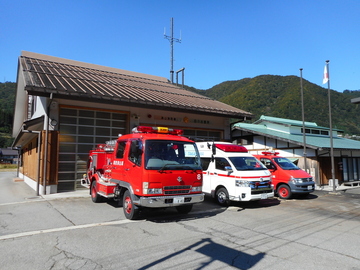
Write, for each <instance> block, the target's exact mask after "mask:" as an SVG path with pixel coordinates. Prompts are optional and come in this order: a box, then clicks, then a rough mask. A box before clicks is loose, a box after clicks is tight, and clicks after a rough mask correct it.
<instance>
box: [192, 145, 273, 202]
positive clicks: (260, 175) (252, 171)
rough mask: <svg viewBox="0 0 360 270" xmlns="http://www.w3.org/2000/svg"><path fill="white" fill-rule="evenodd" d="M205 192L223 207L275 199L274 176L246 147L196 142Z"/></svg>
mask: <svg viewBox="0 0 360 270" xmlns="http://www.w3.org/2000/svg"><path fill="white" fill-rule="evenodd" d="M196 145H197V148H198V150H199V153H200V157H201V165H202V170H203V189H202V191H203V192H204V193H206V194H210V195H211V196H212V197H213V198H215V199H216V201H217V202H218V203H219V204H220V205H222V206H228V205H229V203H230V201H255V200H262V199H267V198H272V197H274V190H273V185H272V183H271V173H270V172H269V170H268V169H267V168H266V167H265V166H264V165H263V164H262V163H261V162H260V161H259V160H257V159H256V158H255V157H254V156H252V155H251V154H249V153H248V151H247V149H246V148H245V147H244V146H241V145H236V144H231V143H226V142H197V143H196Z"/></svg>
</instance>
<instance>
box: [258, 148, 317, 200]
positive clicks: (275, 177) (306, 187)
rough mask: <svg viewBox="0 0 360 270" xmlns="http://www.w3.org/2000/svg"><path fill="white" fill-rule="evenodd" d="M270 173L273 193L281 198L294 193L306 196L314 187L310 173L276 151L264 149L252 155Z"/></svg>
mask: <svg viewBox="0 0 360 270" xmlns="http://www.w3.org/2000/svg"><path fill="white" fill-rule="evenodd" d="M254 156H255V157H256V158H258V159H259V160H260V161H261V162H262V163H263V164H264V165H265V166H266V168H268V169H269V171H270V172H271V174H272V182H273V184H274V190H275V193H276V194H277V195H278V196H279V198H281V199H289V198H290V197H292V196H293V195H294V194H300V195H302V196H308V195H309V193H310V192H313V191H314V189H315V182H314V181H313V178H312V176H311V175H310V174H308V173H307V172H305V171H303V170H302V169H300V168H299V167H298V166H296V165H295V164H294V163H293V162H291V160H289V159H288V158H285V157H281V156H279V153H278V152H274V151H266V152H262V155H254Z"/></svg>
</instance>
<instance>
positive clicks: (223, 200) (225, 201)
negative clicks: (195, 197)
mask: <svg viewBox="0 0 360 270" xmlns="http://www.w3.org/2000/svg"><path fill="white" fill-rule="evenodd" d="M215 199H216V202H217V203H218V204H220V205H221V206H229V204H230V200H229V193H228V191H227V190H226V188H219V189H218V190H217V191H216V194H215Z"/></svg>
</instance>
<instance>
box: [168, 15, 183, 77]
mask: <svg viewBox="0 0 360 270" xmlns="http://www.w3.org/2000/svg"><path fill="white" fill-rule="evenodd" d="M173 26H174V18H171V19H170V33H171V36H167V35H166V34H165V31H164V38H166V39H168V40H169V41H170V81H171V83H174V41H176V42H179V43H181V33H180V38H179V39H178V38H174V27H173Z"/></svg>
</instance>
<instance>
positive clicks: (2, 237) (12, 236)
mask: <svg viewBox="0 0 360 270" xmlns="http://www.w3.org/2000/svg"><path fill="white" fill-rule="evenodd" d="M130 222H138V221H133V220H129V219H125V220H116V221H109V222H102V223H92V224H84V225H78V226H69V227H62V228H54V229H47V230H39V231H31V232H23V233H15V234H8V235H0V241H1V240H7V239H15V238H20V237H25V236H33V235H37V234H43V233H52V232H61V231H69V230H77V229H84V228H91V227H98V226H108V225H119V224H126V223H130Z"/></svg>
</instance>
